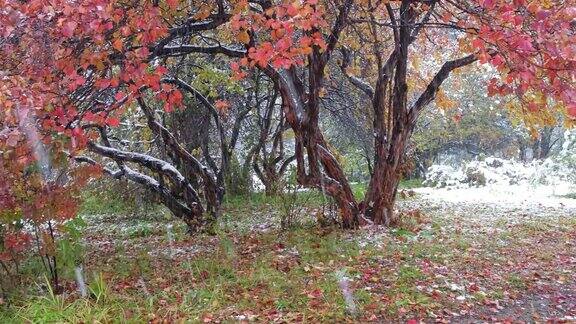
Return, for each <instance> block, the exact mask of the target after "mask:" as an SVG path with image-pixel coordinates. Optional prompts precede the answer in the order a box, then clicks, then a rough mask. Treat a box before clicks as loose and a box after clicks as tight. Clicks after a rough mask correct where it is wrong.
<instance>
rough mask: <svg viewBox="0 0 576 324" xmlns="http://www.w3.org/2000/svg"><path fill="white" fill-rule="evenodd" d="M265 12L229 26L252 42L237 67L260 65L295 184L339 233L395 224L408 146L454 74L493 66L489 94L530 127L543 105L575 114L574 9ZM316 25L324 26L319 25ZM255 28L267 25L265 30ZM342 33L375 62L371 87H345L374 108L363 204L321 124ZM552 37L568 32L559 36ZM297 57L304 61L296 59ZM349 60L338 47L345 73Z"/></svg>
mask: <svg viewBox="0 0 576 324" xmlns="http://www.w3.org/2000/svg"><path fill="white" fill-rule="evenodd" d="M265 4H271V3H270V2H264V5H263V8H262V9H263V14H262V15H261V16H259V17H261V18H258V19H257V18H253V16H254V15H249V16H248V17H250V18H246V19H244V20H240V23H236V25H237V26H239V27H238V28H237V29H238V30H239V31H240V32H244V31H247V32H248V34H253V35H254V36H253V37H251V38H250V41H249V42H248V43H249V44H250V46H251V49H250V51H249V53H248V60H245V61H244V62H243V63H244V65H249V66H257V67H259V68H260V69H262V70H263V71H267V73H269V75H270V76H271V77H272V78H274V79H275V80H278V82H279V84H280V91H281V94H282V96H283V102H284V105H285V108H284V109H285V111H286V115H287V120H288V122H289V123H290V125H291V127H292V129H293V130H294V132H295V135H296V160H297V162H298V168H297V170H298V181H299V182H300V183H301V184H303V185H307V186H311V187H317V188H322V189H323V190H325V192H327V193H328V194H330V195H331V196H333V197H334V198H335V200H336V201H337V203H338V205H339V207H340V211H341V213H342V224H343V226H344V227H356V226H357V225H358V224H359V222H360V221H362V220H364V221H366V222H370V221H372V222H374V223H377V224H393V223H395V222H396V221H397V218H396V216H395V215H394V213H393V206H394V200H395V195H396V190H397V187H398V182H399V179H400V176H401V174H400V173H401V167H402V162H403V161H402V159H403V156H404V153H405V150H406V147H407V142H408V140H409V138H410V136H411V134H412V132H413V130H414V127H415V125H416V121H417V120H418V118H419V116H420V115H421V113H422V111H423V110H424V108H426V107H427V106H428V104H429V103H430V102H431V101H432V100H433V99H434V98H435V97H436V95H437V94H438V92H439V90H440V87H441V85H442V83H443V82H444V81H445V80H446V79H447V78H448V77H449V76H450V74H451V73H452V72H453V71H454V70H456V69H458V68H461V67H464V66H467V65H470V64H472V63H474V62H476V61H480V62H481V63H491V64H492V65H493V66H494V67H496V68H497V69H498V70H499V72H501V73H502V74H503V78H502V80H503V81H502V82H500V81H498V80H497V79H493V80H492V81H491V87H490V89H489V91H490V92H491V94H494V93H498V94H503V95H506V94H512V93H514V94H515V95H516V96H517V97H518V99H519V101H520V103H521V106H520V107H522V108H521V109H528V108H529V111H528V112H527V114H528V115H529V116H530V117H531V118H534V119H537V117H534V116H538V113H542V111H544V112H546V111H547V110H550V109H551V107H548V101H551V102H553V103H555V104H559V105H560V108H557V109H562V110H564V111H565V112H567V113H568V114H569V115H571V116H573V115H574V108H573V107H574V97H573V86H572V85H571V84H570V82H569V80H571V79H573V77H574V58H573V56H571V53H572V51H573V46H572V45H573V44H572V42H571V41H569V39H568V38H567V36H566V35H568V34H573V33H574V32H573V29H572V27H571V24H572V23H573V22H572V20H573V16H574V12H573V11H574V10H573V7H571V6H570V5H569V4H565V3H550V4H549V5H550V7H548V8H542V7H539V6H538V5H536V4H534V3H532V4H527V3H524V2H523V1H514V2H513V3H508V2H505V1H482V2H481V3H473V2H464V1H462V2H452V1H451V2H442V1H401V2H384V1H382V2H380V1H374V2H371V1H368V2H367V3H366V2H358V3H356V2H355V1H341V2H334V3H332V2H327V3H326V6H327V7H329V6H332V7H330V8H333V10H334V9H335V10H334V11H333V13H334V15H333V17H330V15H327V14H324V13H323V11H322V10H323V9H322V8H323V6H322V5H321V4H320V3H319V2H318V1H305V2H304V3H303V4H294V3H290V4H284V5H280V6H276V7H266V5H265ZM318 16H322V17H323V19H322V20H321V21H318V20H316V17H318ZM295 20H304V21H306V22H307V23H303V22H300V24H301V26H304V27H301V28H302V29H303V30H302V31H301V33H302V34H303V35H304V36H301V37H298V36H295V35H297V34H298V33H292V34H290V32H289V31H290V30H291V29H294V26H293V25H291V24H292V23H293V22H294V21H295ZM259 21H265V22H266V24H264V25H265V27H264V26H261V25H259V24H258V23H259ZM328 21H331V22H330V28H328V35H327V37H326V40H327V41H326V43H324V42H322V41H318V39H319V38H320V37H319V36H318V33H320V32H321V30H322V29H323V27H324V26H325V24H327V23H328ZM254 25H256V26H258V27H257V28H254ZM245 26H248V27H245ZM266 27H268V28H266ZM346 27H349V29H353V30H354V32H356V31H357V30H360V32H359V33H361V34H356V36H357V38H359V39H361V40H362V41H363V42H364V43H365V44H369V46H364V47H362V49H361V50H359V51H358V52H360V53H361V54H364V53H362V52H363V51H364V52H366V51H368V52H369V54H370V55H371V56H372V57H374V61H375V62H376V69H375V72H374V76H373V78H372V79H373V81H372V82H369V81H367V80H361V79H360V78H358V77H356V76H354V75H351V74H350V75H349V80H350V82H352V83H353V84H355V85H356V86H357V87H358V88H360V89H361V90H362V91H363V92H364V93H365V94H366V96H367V97H368V98H369V99H370V100H371V102H372V108H373V129H374V133H375V139H374V152H375V155H374V161H375V162H374V170H373V174H372V177H371V180H370V184H369V186H368V191H367V194H366V196H365V198H364V200H363V202H361V203H358V202H357V201H356V200H355V198H354V196H353V195H352V192H351V189H350V185H349V184H348V181H347V180H346V177H345V175H344V174H343V171H342V169H341V167H340V166H339V164H338V161H337V160H336V158H335V157H334V155H333V154H332V153H331V152H330V149H329V146H328V143H327V142H326V140H325V138H324V137H323V135H322V132H321V131H320V129H319V124H318V116H319V109H320V102H321V100H320V97H321V92H322V89H323V86H324V81H325V68H326V66H327V64H328V63H329V61H330V60H331V58H332V57H333V56H334V55H333V54H334V53H333V52H334V51H335V49H336V48H337V47H338V46H339V45H346V44H345V41H344V40H343V39H344V38H345V29H346ZM352 27H356V28H352ZM363 27H364V28H363ZM559 29H561V30H563V31H565V32H561V33H560V34H559V33H558V30H559ZM262 30H265V31H266V32H267V31H268V30H272V40H273V41H275V42H276V43H275V44H270V43H269V42H261V43H260V44H258V43H257V42H258V40H260V39H262V35H261V31H262ZM259 31H260V34H259V33H258V32H259ZM534 32H536V34H534ZM286 34H288V36H287V35H286ZM278 35H281V36H278ZM294 37H297V38H299V40H300V43H299V45H296V46H293V49H292V50H291V51H290V52H289V55H286V54H284V52H282V49H283V48H284V47H285V44H286V43H289V44H290V43H292V40H293V38H294ZM429 38H432V39H440V41H441V42H442V44H441V45H440V46H437V45H436V44H434V43H432V42H429V41H428V39H429ZM467 42H469V44H471V46H470V45H469V44H466V43H467ZM303 43H304V44H312V46H311V47H312V48H311V49H309V50H308V49H307V48H306V47H302V44H303ZM299 46H300V47H299ZM294 47H295V48H296V49H294ZM366 48H368V49H367V50H366ZM275 49H277V51H275ZM431 51H436V52H438V53H439V54H438V61H440V64H439V66H440V68H439V69H438V70H437V72H436V73H435V74H434V75H433V76H432V77H431V80H430V81H429V82H428V84H427V85H426V86H425V87H424V88H423V89H422V90H421V91H420V93H419V94H418V93H413V92H411V91H410V90H412V89H409V87H408V74H409V70H410V69H409V63H411V60H413V59H414V57H417V56H418V55H419V54H422V53H430V52H431ZM294 52H296V54H294ZM385 52H388V54H387V58H386V56H385ZM559 52H560V53H561V54H560V53H559ZM269 53H272V55H269ZM302 53H305V55H304V56H305V58H302V57H301V56H300V55H301V54H302ZM467 53H470V54H467ZM350 55H351V54H350V53H349V52H348V50H347V49H346V48H344V50H343V58H342V60H343V64H342V67H343V70H344V71H346V69H347V68H348V61H349V59H350V58H349V56H350ZM458 55H460V56H458ZM451 57H455V58H453V59H452V58H451ZM286 60H288V63H287V62H286ZM304 60H305V61H306V68H305V70H304V71H300V72H299V71H298V69H297V67H296V66H298V64H299V63H300V61H304ZM291 62H293V63H291ZM442 62H443V63H442ZM413 66H414V65H412V67H413ZM537 75H538V76H540V75H541V76H543V77H542V78H536V76H537ZM414 88H416V89H414V90H418V89H417V87H414ZM542 114H543V115H545V113H542Z"/></svg>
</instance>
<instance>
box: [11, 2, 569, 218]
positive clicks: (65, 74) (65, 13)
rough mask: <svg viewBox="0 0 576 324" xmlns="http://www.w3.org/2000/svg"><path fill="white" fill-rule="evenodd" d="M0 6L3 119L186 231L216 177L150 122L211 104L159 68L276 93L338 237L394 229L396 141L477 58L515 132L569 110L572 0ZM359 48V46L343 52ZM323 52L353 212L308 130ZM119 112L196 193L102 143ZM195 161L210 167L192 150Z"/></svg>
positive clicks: (300, 166)
mask: <svg viewBox="0 0 576 324" xmlns="http://www.w3.org/2000/svg"><path fill="white" fill-rule="evenodd" d="M0 4H2V8H3V9H1V11H0V12H1V18H0V21H2V24H1V27H0V35H2V40H1V41H0V44H1V45H2V46H1V53H2V54H3V57H5V58H6V60H4V61H3V62H2V65H1V67H0V70H1V71H2V73H3V75H4V77H3V80H2V86H3V88H6V89H9V91H8V92H7V93H8V94H7V95H5V96H6V97H7V99H6V100H4V104H3V110H10V109H12V107H13V106H16V107H23V106H24V105H25V106H26V107H34V110H35V115H36V117H37V119H38V120H39V121H40V123H39V124H40V126H41V129H42V133H43V135H46V137H47V138H51V139H52V140H57V141H61V142H62V147H63V148H64V149H66V150H67V151H68V153H69V154H70V156H72V157H74V158H75V159H76V160H79V158H80V157H79V156H78V153H79V152H82V151H84V150H85V149H88V150H89V151H91V152H93V153H95V154H98V155H101V156H106V157H108V158H111V159H112V160H114V161H115V163H116V166H117V169H116V170H111V169H104V170H105V171H106V172H107V173H109V174H111V175H113V176H115V177H127V178H129V179H132V180H133V181H136V182H139V183H141V184H143V185H145V186H147V187H148V188H150V190H152V191H155V192H156V193H157V194H158V195H159V196H160V197H162V199H163V201H164V203H165V204H167V205H168V206H169V207H170V208H171V210H172V211H173V212H174V213H175V214H177V215H188V216H185V217H184V218H185V219H189V220H194V221H190V225H191V226H193V225H192V223H195V222H196V221H197V220H198V219H202V216H201V215H203V214H204V212H205V211H208V213H209V214H212V215H217V210H218V206H219V202H220V200H221V197H222V194H223V191H222V188H221V187H220V186H219V185H218V182H219V181H218V179H217V178H218V176H217V175H214V174H213V173H212V172H209V171H208V169H207V168H206V167H205V166H204V164H203V163H202V161H200V160H198V159H197V158H196V157H195V156H193V154H191V152H189V151H188V150H186V149H185V148H184V147H183V146H182V145H180V143H178V142H177V141H176V140H175V137H174V135H173V134H172V132H170V131H169V130H168V129H167V128H166V127H164V125H162V123H161V122H159V118H158V117H159V114H158V113H159V111H156V109H155V108H156V107H163V110H164V112H162V113H161V114H162V115H164V114H166V113H170V112H171V111H172V110H173V109H174V108H175V107H178V106H180V105H182V101H183V99H184V95H183V93H184V94H186V95H187V97H188V99H192V98H194V100H197V101H198V102H199V103H200V104H201V105H202V106H204V107H205V108H206V109H208V110H209V111H211V113H212V114H214V111H216V112H217V110H218V108H224V107H226V106H227V105H226V104H225V102H224V101H217V102H216V101H213V100H212V101H211V99H209V98H206V96H205V95H203V94H202V93H201V92H199V91H197V89H194V87H188V86H187V85H189V84H190V82H187V80H183V79H182V78H181V75H179V73H178V71H179V69H178V68H175V67H178V64H182V63H183V62H185V61H186V59H188V58H195V57H198V56H208V57H212V56H214V55H219V56H220V55H221V56H224V57H229V58H230V59H231V68H232V69H233V70H234V71H235V74H236V77H237V78H238V79H240V78H243V77H245V76H246V74H247V73H249V72H250V71H253V70H259V71H260V72H262V73H264V74H266V75H267V76H268V78H270V79H271V80H272V82H274V83H275V84H276V85H277V87H278V90H279V93H280V97H281V99H282V106H283V111H284V113H283V115H284V117H285V119H286V122H287V123H288V124H289V125H290V127H291V129H292V131H293V133H294V136H295V159H296V163H297V178H298V182H299V183H300V184H302V185H304V186H308V187H313V188H319V189H322V190H323V191H324V192H326V193H327V194H328V195H330V196H332V197H333V198H334V199H335V201H336V203H337V204H338V206H339V209H340V212H341V215H342V225H343V227H346V228H354V227H357V226H358V225H359V224H360V223H377V224H387V225H390V224H394V223H395V222H396V221H397V217H396V216H395V215H394V213H393V208H394V201H395V194H396V190H397V187H398V182H399V180H400V178H401V173H402V169H403V162H404V153H405V151H406V147H407V144H408V142H409V139H410V137H411V135H412V133H413V131H414V127H415V125H416V122H417V120H418V119H419V117H420V116H421V115H422V112H423V110H424V109H425V108H426V107H427V106H428V105H429V103H430V102H431V101H432V100H434V98H437V97H438V94H439V93H441V92H440V90H441V86H442V84H443V82H444V81H445V80H446V79H447V78H448V77H449V76H450V75H451V74H453V72H454V71H456V70H457V69H459V68H462V67H464V66H468V65H471V64H472V63H474V62H477V61H478V62H480V63H489V64H491V65H492V66H493V67H494V68H495V69H496V70H497V71H498V72H499V73H500V75H501V78H500V79H498V78H494V79H492V80H491V81H490V84H489V87H488V92H489V94H490V95H505V96H514V97H516V99H517V100H516V101H515V104H514V105H511V107H510V109H512V110H514V111H516V112H517V113H518V114H521V115H522V116H524V119H525V120H526V121H527V122H529V123H530V124H535V125H537V124H544V123H545V122H547V121H549V120H550V118H549V116H550V114H551V111H562V112H563V113H564V114H566V115H567V116H568V117H569V118H574V117H575V116H576V105H575V94H574V93H575V91H574V86H573V80H574V73H575V67H574V64H575V62H574V57H575V56H576V55H574V44H573V36H574V16H575V10H574V3H573V1H549V2H546V3H545V4H542V5H540V4H539V3H537V2H532V3H527V2H525V1H524V0H513V1H504V0H481V1H479V2H475V1H453V0H450V1H448V0H446V1H444V0H425V1H408V0H404V1H378V0H356V1H354V0H325V1H320V0H303V1H272V0H230V1H225V0H217V1H214V2H212V3H210V2H204V1H186V2H180V1H177V0H168V1H165V2H164V1H152V2H148V1H133V2H128V3H126V2H122V1H115V0H107V1H105V0H80V1H79V2H78V3H77V4H75V5H73V6H72V5H70V4H69V3H67V2H60V1H57V2H56V3H54V2H50V3H48V2H45V1H42V0H33V1H29V2H19V1H15V0H3V1H2V2H1V3H0ZM360 42H362V43H363V44H365V46H357V44H359V43H360ZM354 45H356V46H354ZM334 57H339V58H340V60H341V62H340V63H341V64H339V65H341V68H342V70H343V72H344V73H345V74H346V75H347V76H348V77H347V78H348V80H349V81H350V82H351V83H352V84H354V85H355V86H356V87H358V88H359V89H360V90H361V91H362V92H363V93H364V95H365V98H366V101H367V102H369V103H370V106H371V119H372V128H373V133H374V134H375V135H374V143H373V147H374V157H373V168H372V169H373V170H372V176H371V180H370V182H369V185H368V190H367V193H366V196H365V197H364V199H363V201H362V202H358V201H356V199H355V197H354V195H353V194H352V190H351V188H350V185H349V183H348V180H347V177H346V175H345V173H344V171H343V169H342V167H341V166H340V164H339V162H338V160H337V158H336V157H335V155H334V154H333V152H332V151H331V149H330V145H329V143H328V141H327V139H326V138H325V136H324V134H323V132H322V130H321V128H320V122H319V119H320V110H321V108H322V107H323V104H322V97H323V94H324V93H325V86H326V83H327V75H326V71H327V67H328V66H329V64H333V63H336V62H335V59H334ZM424 57H425V58H426V59H427V60H429V61H430V62H431V63H430V64H429V67H430V68H429V69H422V70H421V69H419V68H418V64H416V62H417V61H422V59H423V58H424ZM352 59H354V61H358V62H359V63H358V64H359V65H361V66H362V67H363V68H365V69H367V72H366V73H365V75H364V76H357V75H354V74H353V73H351V72H352V70H351V69H349V67H351V66H353V65H354V64H356V63H355V62H352V61H353V60H352ZM183 64H184V65H185V64H186V63H183ZM180 66H181V67H182V65H180ZM429 71H434V72H433V73H431V74H430V75H428V74H429V73H428V72H429ZM217 103H218V104H217ZM135 111H140V113H142V114H143V115H145V116H146V119H147V123H148V126H149V128H150V129H151V130H152V131H153V132H154V133H155V134H156V135H157V136H158V138H161V139H162V140H163V142H164V145H165V146H166V147H170V148H171V150H172V151H173V154H174V155H175V156H177V158H178V159H181V160H182V161H185V164H187V165H190V166H191V167H192V169H193V171H194V173H195V174H196V177H197V178H198V179H201V181H202V186H203V190H202V193H203V194H202V196H203V197H201V195H200V194H199V193H198V192H197V190H196V189H195V188H194V187H193V186H192V184H191V180H190V179H189V178H187V177H183V175H182V173H181V172H180V171H178V170H177V169H176V168H171V164H169V163H168V164H167V163H163V162H166V161H163V162H162V161H161V160H158V159H153V158H150V157H149V156H143V155H140V154H138V153H135V152H127V151H123V150H120V149H118V148H114V147H112V146H111V145H109V143H107V142H106V141H107V137H108V135H107V133H108V132H109V131H110V129H114V128H115V127H116V126H117V125H118V121H119V119H120V117H121V116H123V115H126V114H134V113H135ZM214 123H216V124H217V123H218V122H217V118H214ZM216 127H217V128H218V127H219V126H216ZM223 133H224V132H219V134H220V135H219V136H221V135H222V134H223ZM62 135H63V136H62ZM97 139H100V143H97ZM223 142H224V141H221V143H223ZM224 146H225V145H222V147H224ZM231 147H233V146H231ZM226 150H229V149H226ZM226 150H224V149H223V150H222V153H221V159H222V160H223V161H224V160H226V159H227V154H228V151H226ZM80 160H83V161H84V162H88V163H93V160H89V159H86V158H80ZM128 163H133V164H136V165H138V166H139V168H143V169H146V170H147V171H146V172H144V171H142V170H140V171H138V170H135V169H134V168H130V167H129V166H128V165H127V164H128ZM204 163H210V162H209V159H207V157H206V156H205V161H204ZM222 165H223V166H225V165H226V163H224V164H222ZM175 171H176V172H175ZM150 174H154V176H156V177H157V179H154V178H152V177H151V176H150Z"/></svg>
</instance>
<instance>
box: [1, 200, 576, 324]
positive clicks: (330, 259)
mask: <svg viewBox="0 0 576 324" xmlns="http://www.w3.org/2000/svg"><path fill="white" fill-rule="evenodd" d="M308 195H312V196H308ZM315 195H316V196H315ZM295 196H297V199H296V200H297V201H296V203H292V202H290V201H288V202H287V201H286V200H287V199H286V198H284V199H281V198H276V199H266V198H264V197H262V196H258V195H256V196H253V197H251V198H250V199H247V200H241V199H239V198H236V199H229V200H228V201H227V205H226V208H225V212H224V215H223V217H222V219H221V221H220V226H219V227H218V228H219V232H218V234H217V235H215V236H207V235H195V236H188V235H186V234H185V233H184V228H183V227H182V226H181V225H180V224H179V223H173V222H172V220H170V219H168V218H166V217H164V215H150V216H148V217H146V218H142V217H135V216H132V215H117V214H108V215H100V216H90V217H85V219H86V221H87V223H88V225H87V227H86V228H84V233H85V248H86V251H85V257H84V262H83V265H84V268H85V273H86V274H87V276H88V278H87V279H88V282H89V283H90V292H91V298H88V299H82V298H79V296H78V295H77V293H76V292H75V291H76V287H75V282H74V280H73V276H72V274H71V272H69V273H68V275H67V277H66V278H65V279H64V282H65V287H66V293H65V294H63V295H59V296H56V295H54V294H52V293H51V292H50V291H49V289H46V288H45V287H46V285H42V280H41V279H38V280H37V282H39V284H38V286H34V285H32V286H31V287H30V288H29V289H28V290H26V291H25V293H22V294H20V296H19V297H18V298H14V300H12V304H11V305H10V306H6V305H4V306H3V307H4V308H2V312H0V323H13V322H14V323H19V322H39V323H40V322H42V323H43V322H128V323H132V322H133V323H138V322H145V321H151V322H173V321H189V322H230V321H232V322H233V321H252V320H254V321H259V322H275V321H280V322H312V323H316V322H372V321H384V322H390V321H393V322H403V321H410V320H414V319H416V320H425V321H427V322H443V321H456V322H474V321H495V320H506V319H520V320H524V321H544V320H545V319H558V318H565V319H567V318H568V316H576V280H575V279H576V272H575V267H576V244H575V242H576V218H575V217H574V216H573V215H572V216H568V215H567V217H563V218H558V217H556V218H547V217H539V218H527V219H526V220H525V221H523V222H510V221H509V220H508V219H507V218H506V215H502V217H501V218H500V219H498V220H497V221H494V222H491V223H489V224H484V225H479V223H478V222H471V221H470V217H469V216H470V215H465V214H462V213H458V212H456V211H450V210H435V209H426V206H425V205H422V206H420V207H421V208H422V212H416V211H414V210H412V212H406V213H405V214H406V216H405V219H404V222H403V225H402V226H401V227H399V228H395V229H384V228H366V229H361V230H358V231H353V232H349V231H342V230H339V229H337V228H334V227H328V228H320V227H318V226H316V225H315V223H316V222H315V218H316V216H315V215H317V214H318V212H319V211H320V210H322V203H321V202H322V199H323V197H320V196H317V194H312V193H304V194H303V193H299V194H297V195H295ZM418 204H419V201H418V198H417V197H416V198H413V199H412V201H410V206H414V205H418ZM292 205H296V206H297V208H296V209H297V210H298V216H297V217H295V218H294V219H293V224H292V226H290V227H289V228H288V229H280V228H279V226H278V224H279V223H280V221H281V219H282V218H283V214H284V213H285V211H286V209H287V207H286V206H292ZM324 208H325V210H324V211H326V210H327V207H324ZM411 208H412V207H411ZM167 225H173V226H174V227H173V229H172V230H171V231H172V234H171V235H170V237H173V241H172V242H171V240H170V239H169V235H168V234H167V231H168V226H167ZM343 285H347V286H348V287H347V288H343ZM346 291H347V292H348V293H346Z"/></svg>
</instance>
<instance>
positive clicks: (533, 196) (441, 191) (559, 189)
mask: <svg viewBox="0 0 576 324" xmlns="http://www.w3.org/2000/svg"><path fill="white" fill-rule="evenodd" d="M414 191H416V192H417V193H419V194H421V195H422V196H423V197H422V198H423V199H426V200H432V201H444V202H449V203H455V204H460V203H462V204H464V203H466V204H485V205H487V206H499V207H507V208H522V209H532V208H535V207H551V208H561V209H566V211H568V210H572V211H574V212H575V213H576V199H571V198H565V197H561V196H562V195H566V194H567V193H569V192H568V190H567V188H566V186H560V185H559V186H535V187H530V186H527V185H503V184H494V185H487V186H483V187H457V188H452V187H445V188H431V187H424V188H417V189H414Z"/></svg>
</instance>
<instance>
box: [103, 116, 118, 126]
mask: <svg viewBox="0 0 576 324" xmlns="http://www.w3.org/2000/svg"><path fill="white" fill-rule="evenodd" d="M106 124H107V125H108V126H110V127H118V125H120V120H118V118H114V117H109V118H108V119H106Z"/></svg>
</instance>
